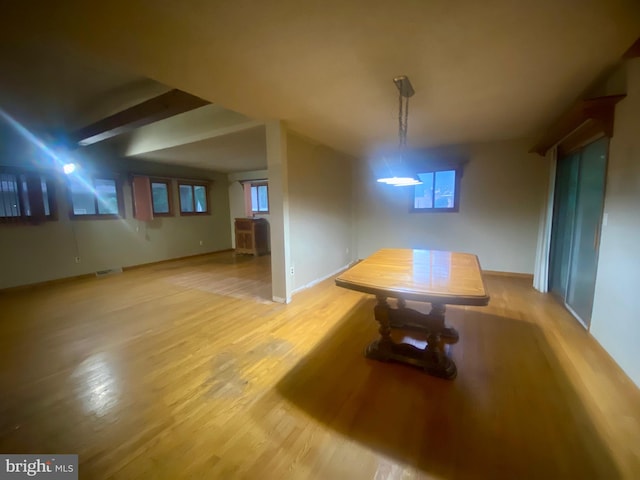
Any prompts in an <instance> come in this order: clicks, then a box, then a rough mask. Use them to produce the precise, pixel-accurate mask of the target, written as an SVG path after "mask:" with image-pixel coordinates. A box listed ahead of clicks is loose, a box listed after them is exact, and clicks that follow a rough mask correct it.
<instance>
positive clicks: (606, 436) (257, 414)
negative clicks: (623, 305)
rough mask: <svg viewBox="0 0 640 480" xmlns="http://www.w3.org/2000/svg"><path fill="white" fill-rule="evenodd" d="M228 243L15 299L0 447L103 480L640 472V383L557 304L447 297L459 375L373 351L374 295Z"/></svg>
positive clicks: (3, 296)
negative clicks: (298, 288)
mask: <svg viewBox="0 0 640 480" xmlns="http://www.w3.org/2000/svg"><path fill="white" fill-rule="evenodd" d="M269 261H270V259H269V257H268V256H267V257H260V258H256V259H254V258H252V257H234V255H233V253H232V252H225V253H218V254H212V255H208V256H202V257H195V258H191V259H186V260H179V261H175V262H167V263H162V264H157V265H153V266H147V267H142V268H136V269H133V270H130V271H125V272H124V273H122V274H119V275H112V276H107V277H103V278H89V279H80V280H73V281H68V282H63V283H55V284H51V285H45V286H40V287H36V288H27V289H20V290H14V291H6V292H1V293H0V388H1V390H0V453H77V454H79V455H80V478H83V479H84V478H87V479H93V478H95V479H108V478H117V479H136V478H141V479H156V478H157V479H181V478H195V479H225V480H226V479H236V478H240V479H242V478H247V479H311V478H315V479H323V480H324V479H326V480H334V479H336V480H341V479H349V480H353V479H483V478H487V479H516V480H522V479H529V478H531V479H580V480H584V479H591V478H600V479H616V478H627V479H637V478H640V393H639V391H638V389H637V388H636V387H635V386H634V385H633V384H632V383H631V381H630V380H629V379H628V378H627V377H625V375H624V374H623V373H622V372H621V371H620V369H619V368H618V367H617V366H616V364H615V363H614V362H613V361H612V360H611V359H610V358H609V357H608V356H607V354H606V353H605V352H604V351H603V350H602V349H601V348H600V346H599V345H598V344H597V342H596V341H595V340H594V339H593V338H591V337H590V335H589V334H588V333H587V332H586V331H584V329H583V328H582V327H581V326H580V325H579V324H578V323H577V322H576V321H575V320H574V319H573V318H572V317H571V316H570V315H569V314H568V313H567V312H566V311H565V310H564V309H563V308H562V307H561V306H560V305H559V304H558V303H557V301H555V300H554V299H553V298H552V297H551V296H549V295H543V294H540V293H538V292H536V291H535V290H533V289H532V288H531V286H530V282H529V281H527V280H526V279H522V278H512V277H504V276H493V275H491V276H487V278H486V283H487V287H488V289H489V293H490V294H491V302H490V304H489V306H488V307H449V308H448V311H447V318H448V321H449V323H450V324H451V325H453V326H455V327H456V328H457V329H458V331H459V332H460V341H459V343H457V344H455V345H453V346H452V347H451V349H450V354H451V355H452V357H453V358H454V360H455V361H456V363H457V365H458V377H457V378H456V379H455V380H453V381H447V380H441V379H438V378H433V377H430V376H427V375H425V374H423V373H422V372H421V371H419V370H418V369H414V368H411V367H408V366H405V365H396V364H383V363H379V362H375V361H373V360H368V359H365V358H364V357H363V354H362V353H363V349H364V348H365V346H366V345H367V343H368V342H369V341H371V340H373V339H374V338H376V336H377V325H376V323H375V321H374V320H373V305H374V303H375V300H374V299H373V298H372V297H371V296H368V295H365V294H360V293H357V292H353V291H350V290H345V289H341V288H339V287H336V286H335V285H334V284H333V279H329V280H327V281H324V282H322V283H320V284H318V285H316V286H314V287H313V288H310V289H307V290H304V291H302V292H300V293H299V294H297V295H295V296H294V298H293V303H291V304H290V305H280V304H276V303H271V302H269V297H270V292H269V291H270V286H269Z"/></svg>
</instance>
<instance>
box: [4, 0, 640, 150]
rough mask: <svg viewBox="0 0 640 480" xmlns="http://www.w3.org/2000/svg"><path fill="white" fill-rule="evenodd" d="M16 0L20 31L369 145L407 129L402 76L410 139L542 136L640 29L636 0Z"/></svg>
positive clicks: (352, 145)
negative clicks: (409, 87)
mask: <svg viewBox="0 0 640 480" xmlns="http://www.w3.org/2000/svg"><path fill="white" fill-rule="evenodd" d="M14 3H15V5H12V6H11V7H9V8H7V9H6V10H3V17H2V22H3V23H4V25H3V35H5V36H8V37H9V38H34V35H35V34H36V33H37V34H38V35H39V36H40V38H41V39H45V40H46V43H47V44H54V43H55V44H60V45H64V46H65V48H67V49H70V50H73V51H78V52H82V54H83V55H85V56H89V57H91V58H93V59H99V61H101V62H103V64H104V65H110V66H111V65H118V66H119V68H122V69H125V70H127V71H130V72H135V73H134V74H133V75H132V76H133V77H134V78H139V77H149V78H153V79H155V81H157V82H159V83H160V84H164V85H170V86H171V87H175V88H180V89H182V90H185V91H187V92H189V93H192V94H195V95H198V96H200V97H202V98H205V99H207V100H209V101H211V102H212V103H214V104H217V105H221V106H223V107H225V108H227V109H230V110H233V111H236V112H240V113H241V114H243V115H245V116H246V117H249V118H251V119H258V120H264V119H271V118H276V119H282V120H284V121H286V122H287V124H288V125H289V127H290V128H291V129H292V130H294V131H296V132H298V133H300V134H302V135H304V136H306V137H309V138H312V139H314V140H316V141H319V142H322V143H325V144H327V145H329V146H331V147H334V148H336V149H339V150H342V151H345V152H348V153H351V154H354V155H359V156H360V155H362V156H364V155H367V154H372V153H374V152H376V151H377V150H378V149H380V148H383V147H387V146H389V145H390V144H394V143H395V142H396V141H397V119H396V108H397V97H396V95H397V91H396V89H395V86H394V85H393V83H392V78H393V77H394V76H397V75H400V74H406V75H408V76H409V77H410V79H411V82H412V83H413V86H414V88H415V90H416V95H415V96H414V97H413V98H412V99H411V105H410V121H409V144H410V145H411V146H414V147H425V146H434V145H444V144H452V143H463V142H476V141H491V140H500V139H507V138H516V137H534V136H536V135H537V134H539V133H540V132H541V131H542V130H544V129H545V127H546V126H547V125H548V124H549V122H550V121H552V119H553V118H555V117H556V116H557V115H558V114H559V113H561V111H562V110H564V109H565V108H566V107H567V106H568V105H569V104H571V103H572V102H573V101H574V100H575V99H576V98H577V97H579V96H580V95H582V94H583V93H584V92H585V90H586V89H587V88H588V87H589V86H590V85H592V83H593V82H594V80H596V79H597V77H598V76H599V75H601V74H602V73H603V72H604V71H606V70H607V69H608V68H610V67H612V66H613V65H614V64H615V63H616V62H618V60H619V58H620V56H621V55H622V53H623V52H624V51H625V50H626V49H627V48H628V47H629V46H630V45H631V43H633V41H634V40H635V39H636V38H637V37H638V36H639V35H640V2H638V1H637V0H562V1H559V0H538V1H536V2H517V1H513V0H484V1H477V0H459V1H457V2H450V1H444V0H443V1H439V0H434V1H418V0H396V1H394V2H382V1H371V0H339V1H336V0H324V1H299V0H278V1H271V2H255V1H249V0H235V1H233V2H210V1H201V0H182V1H180V2H175V1H171V0H140V1H137V2H130V1H112V2H85V1H82V2H81V1H75V0H68V1H65V2H62V3H61V2H43V5H42V6H41V8H39V9H38V10H37V11H36V10H34V9H32V8H31V9H29V7H27V8H25V4H28V3H29V2H14ZM12 8H13V9H14V10H11V9H12ZM87 81H89V80H88V79H87ZM252 134H255V132H245V133H244V134H243V135H252ZM243 135H240V134H237V135H236V137H237V138H240V139H241V138H242V137H243ZM221 143H224V147H223V148H224V149H225V150H226V151H229V148H230V147H229V144H228V143H227V142H226V141H223V140H220V139H218V140H211V141H210V142H209V141H205V143H203V144H202V145H193V146H192V147H189V150H188V151H185V156H191V155H193V156H194V158H195V156H196V154H195V152H196V151H198V150H201V148H200V147H202V146H204V145H207V146H209V147H212V146H215V145H218V144H221ZM169 150H171V149H169ZM170 154H171V152H169V151H164V152H160V151H158V152H156V154H154V156H155V157H156V158H155V159H156V160H162V159H163V158H161V157H164V156H165V155H167V157H165V159H166V160H167V161H169V157H168V155H170ZM173 154H176V152H175V151H174V152H173ZM145 155H146V154H145Z"/></svg>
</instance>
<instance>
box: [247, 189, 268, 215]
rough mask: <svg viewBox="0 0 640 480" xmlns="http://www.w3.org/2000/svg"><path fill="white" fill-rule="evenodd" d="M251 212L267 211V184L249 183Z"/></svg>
mask: <svg viewBox="0 0 640 480" xmlns="http://www.w3.org/2000/svg"><path fill="white" fill-rule="evenodd" d="M251 212H252V213H269V186H268V185H267V184H266V183H252V184H251Z"/></svg>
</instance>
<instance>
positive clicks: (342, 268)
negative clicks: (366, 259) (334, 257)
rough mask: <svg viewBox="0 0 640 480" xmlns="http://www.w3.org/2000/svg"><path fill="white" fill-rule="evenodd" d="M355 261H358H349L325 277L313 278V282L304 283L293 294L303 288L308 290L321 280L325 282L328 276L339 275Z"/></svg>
mask: <svg viewBox="0 0 640 480" xmlns="http://www.w3.org/2000/svg"><path fill="white" fill-rule="evenodd" d="M354 263H356V262H351V263H349V264H347V265H344V266H342V267H340V268H339V269H337V270H336V271H334V272H331V273H330V274H328V275H325V276H324V277H321V278H317V279H315V280H313V281H312V282H309V283H307V284H306V285H302V286H301V287H298V288H296V289H295V290H294V291H293V292H291V295H292V296H293V295H295V294H296V293H299V292H301V291H302V290H306V289H307V288H311V287H313V286H315V285H317V284H319V283H320V282H324V281H325V280H326V279H327V278H331V277H333V276H334V275H337V274H339V273H340V272H343V271H345V270H346V269H347V268H349V267H351V266H352V265H353V264H354Z"/></svg>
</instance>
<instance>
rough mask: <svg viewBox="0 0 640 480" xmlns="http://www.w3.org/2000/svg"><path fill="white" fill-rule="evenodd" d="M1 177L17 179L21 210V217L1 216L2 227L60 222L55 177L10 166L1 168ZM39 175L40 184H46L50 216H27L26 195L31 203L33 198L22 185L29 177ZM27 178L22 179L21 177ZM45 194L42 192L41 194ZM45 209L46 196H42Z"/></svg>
mask: <svg viewBox="0 0 640 480" xmlns="http://www.w3.org/2000/svg"><path fill="white" fill-rule="evenodd" d="M0 175H13V176H15V177H16V187H17V191H16V194H17V198H18V205H19V210H20V215H16V216H0V225H11V224H13V225H15V224H18V225H39V224H41V223H42V222H43V221H47V222H50V221H57V220H58V202H57V188H56V181H55V177H54V176H53V175H52V174H51V173H50V172H46V171H41V170H36V169H24V168H15V167H10V166H0ZM32 175H37V176H38V177H39V179H40V184H42V182H44V184H45V185H46V190H47V203H48V207H49V214H48V215H46V214H45V215H43V216H42V217H34V216H33V215H26V214H25V211H26V208H25V195H26V197H27V200H28V201H30V200H31V199H32V198H31V197H30V196H29V193H28V192H25V190H24V188H23V185H22V183H23V182H25V181H27V177H29V176H32ZM22 176H24V177H25V178H24V179H22V178H21V177H22ZM40 193H41V194H42V193H43V192H42V191H41V192H40ZM42 201H43V207H44V206H45V205H44V196H42Z"/></svg>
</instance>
